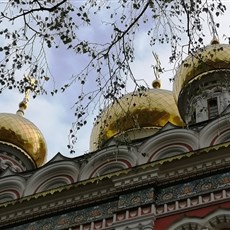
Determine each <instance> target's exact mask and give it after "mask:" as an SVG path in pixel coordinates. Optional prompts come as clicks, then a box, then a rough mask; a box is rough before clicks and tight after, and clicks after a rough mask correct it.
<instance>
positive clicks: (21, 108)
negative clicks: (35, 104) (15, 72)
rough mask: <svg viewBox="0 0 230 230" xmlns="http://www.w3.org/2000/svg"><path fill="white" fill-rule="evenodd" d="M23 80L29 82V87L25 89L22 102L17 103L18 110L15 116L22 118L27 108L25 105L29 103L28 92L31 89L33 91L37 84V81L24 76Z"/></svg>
mask: <svg viewBox="0 0 230 230" xmlns="http://www.w3.org/2000/svg"><path fill="white" fill-rule="evenodd" d="M24 78H25V80H26V81H27V82H29V86H27V87H26V88H25V97H24V98H23V100H22V101H21V102H20V103H19V109H18V111H17V113H16V114H17V115H20V116H23V115H24V111H25V110H26V108H27V104H28V102H29V95H30V91H31V89H33V88H34V87H35V86H36V84H37V80H35V79H34V78H31V77H28V76H24Z"/></svg>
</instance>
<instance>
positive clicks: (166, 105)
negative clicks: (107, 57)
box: [90, 89, 183, 151]
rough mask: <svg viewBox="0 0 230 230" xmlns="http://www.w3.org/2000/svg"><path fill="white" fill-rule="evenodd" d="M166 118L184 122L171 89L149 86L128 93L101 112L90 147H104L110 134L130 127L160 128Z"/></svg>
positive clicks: (174, 122)
mask: <svg viewBox="0 0 230 230" xmlns="http://www.w3.org/2000/svg"><path fill="white" fill-rule="evenodd" d="M167 122H170V123H172V124H174V125H177V126H181V125H183V122H182V120H181V118H180V116H179V113H178V109H177V106H176V104H175V100H174V98H173V95H172V92H171V91H168V90H163V89H150V90H146V91H142V90H141V91H139V92H134V93H130V94H127V95H125V96H123V97H122V98H120V99H119V100H118V101H117V102H115V103H113V104H112V105H111V106H109V107H108V108H107V109H106V110H105V111H104V112H102V114H101V116H100V118H99V119H98V120H97V122H96V124H95V126H94V128H93V130H92V133H91V138H90V149H91V151H93V150H96V149H98V148H101V147H102V146H103V145H104V144H105V142H106V141H108V140H109V139H110V138H112V137H114V136H119V135H121V134H124V133H127V132H129V131H134V130H138V132H140V130H143V129H145V130H149V129H152V130H153V129H155V130H158V129H159V128H161V127H163V126H164V125H165V124H166V123H167Z"/></svg>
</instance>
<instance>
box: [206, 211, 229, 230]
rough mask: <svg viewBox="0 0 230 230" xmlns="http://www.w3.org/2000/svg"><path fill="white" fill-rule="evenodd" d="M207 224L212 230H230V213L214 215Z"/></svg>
mask: <svg viewBox="0 0 230 230" xmlns="http://www.w3.org/2000/svg"><path fill="white" fill-rule="evenodd" d="M208 223H209V225H210V227H211V229H213V230H230V213H228V214H227V213H225V214H224V213H223V214H219V215H216V216H214V217H212V218H210V219H209V221H208Z"/></svg>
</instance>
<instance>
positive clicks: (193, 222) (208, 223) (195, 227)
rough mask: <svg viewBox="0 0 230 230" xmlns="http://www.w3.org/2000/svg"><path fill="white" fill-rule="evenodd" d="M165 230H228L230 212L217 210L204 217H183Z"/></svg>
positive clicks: (229, 226)
mask: <svg viewBox="0 0 230 230" xmlns="http://www.w3.org/2000/svg"><path fill="white" fill-rule="evenodd" d="M167 230H230V210H225V209H217V210H216V211H214V212H212V213H209V214H208V215H207V216H205V217H184V218H183V219H181V220H179V221H178V222H176V223H174V224H173V225H171V226H170V227H169V228H168V229H167Z"/></svg>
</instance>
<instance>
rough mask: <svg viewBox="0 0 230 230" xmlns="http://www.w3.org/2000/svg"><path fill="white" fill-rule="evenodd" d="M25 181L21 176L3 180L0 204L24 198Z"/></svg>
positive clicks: (0, 189)
mask: <svg viewBox="0 0 230 230" xmlns="http://www.w3.org/2000/svg"><path fill="white" fill-rule="evenodd" d="M25 184H26V182H25V180H24V179H23V178H22V177H19V176H11V177H6V178H2V179H1V187H0V203H3V202H7V201H11V200H16V199H19V198H21V197H22V196H23V193H24V189H25Z"/></svg>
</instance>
